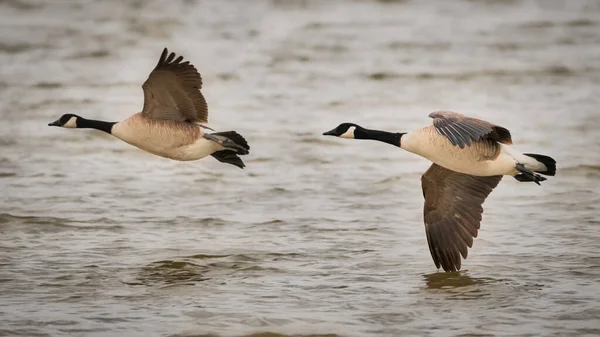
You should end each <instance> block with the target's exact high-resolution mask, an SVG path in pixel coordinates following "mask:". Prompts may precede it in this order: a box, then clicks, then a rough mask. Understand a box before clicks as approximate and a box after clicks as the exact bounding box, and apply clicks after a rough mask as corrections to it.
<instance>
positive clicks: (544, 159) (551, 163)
mask: <svg viewBox="0 0 600 337" xmlns="http://www.w3.org/2000/svg"><path fill="white" fill-rule="evenodd" d="M523 154H524V155H526V156H528V157H531V158H533V159H535V160H537V161H539V162H540V163H542V164H544V166H546V171H543V172H542V171H535V172H537V173H541V174H544V175H547V176H553V175H555V174H556V160H554V159H553V158H551V157H548V156H544V155H543V154H534V153H523Z"/></svg>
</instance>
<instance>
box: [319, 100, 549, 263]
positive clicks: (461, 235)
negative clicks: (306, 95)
mask: <svg viewBox="0 0 600 337" xmlns="http://www.w3.org/2000/svg"><path fill="white" fill-rule="evenodd" d="M429 116H430V117H431V118H433V125H429V126H426V127H423V128H421V129H418V130H414V131H412V132H407V133H394V132H386V131H380V130H370V129H365V128H363V127H361V126H359V125H356V124H352V123H342V124H340V125H339V126H338V127H337V128H335V129H333V130H330V131H328V132H325V133H324V135H328V136H337V137H340V138H351V139H370V140H377V141H381V142H384V143H388V144H390V145H394V146H397V147H400V148H402V149H404V150H406V151H409V152H412V153H414V154H417V155H419V156H421V157H424V158H426V159H429V160H430V161H432V162H433V164H432V165H431V167H430V168H429V169H428V170H427V171H426V172H425V173H424V174H423V176H422V177H421V185H422V189H423V196H424V198H425V204H424V207H423V215H424V222H425V234H426V237H427V243H428V245H429V251H430V253H431V257H432V258H433V261H434V263H435V265H436V267H437V268H440V267H441V268H443V269H444V270H445V271H449V272H453V271H458V270H460V267H461V256H462V258H465V259H466V258H467V255H468V248H471V247H472V245H473V238H475V237H477V234H478V231H479V227H480V222H481V220H482V213H483V208H482V204H483V202H484V201H485V199H486V198H487V196H488V195H489V194H490V193H491V192H492V190H493V189H494V188H495V187H496V186H497V185H498V183H499V182H500V180H502V177H503V176H506V175H508V176H513V177H514V178H515V179H517V180H518V181H521V182H535V183H536V184H538V185H539V184H540V182H541V181H544V180H546V178H544V177H543V176H541V175H540V173H541V174H544V175H549V176H553V175H555V173H556V161H555V160H554V159H552V158H550V157H548V156H544V155H539V154H524V153H520V152H518V151H516V150H514V149H512V148H511V147H510V145H511V144H512V138H511V134H510V132H509V131H508V130H507V129H505V128H503V127H501V126H498V125H494V124H492V123H489V122H486V121H483V120H479V119H476V118H470V117H466V116H464V115H462V114H459V113H455V112H450V111H437V112H433V113H431V114H430V115H429Z"/></svg>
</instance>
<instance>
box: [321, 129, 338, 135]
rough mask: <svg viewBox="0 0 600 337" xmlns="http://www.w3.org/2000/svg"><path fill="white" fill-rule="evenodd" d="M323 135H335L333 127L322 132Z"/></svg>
mask: <svg viewBox="0 0 600 337" xmlns="http://www.w3.org/2000/svg"><path fill="white" fill-rule="evenodd" d="M323 136H335V129H333V130H330V131H327V132H323Z"/></svg>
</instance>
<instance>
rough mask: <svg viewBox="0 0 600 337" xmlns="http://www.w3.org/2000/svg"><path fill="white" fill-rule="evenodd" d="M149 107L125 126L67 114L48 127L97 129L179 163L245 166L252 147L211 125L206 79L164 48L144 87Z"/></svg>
mask: <svg viewBox="0 0 600 337" xmlns="http://www.w3.org/2000/svg"><path fill="white" fill-rule="evenodd" d="M142 88H143V90H144V107H143V109H142V112H139V113H136V114H134V115H132V116H131V117H129V118H127V119H125V120H123V121H121V122H105V121H99V120H93V119H86V118H83V117H81V116H78V115H74V114H65V115H63V116H61V117H60V118H59V119H57V120H56V121H54V122H52V123H50V124H48V125H49V126H58V127H63V128H78V129H96V130H100V131H104V132H106V133H109V134H111V135H113V136H115V137H117V138H119V139H121V140H122V141H124V142H126V143H129V144H131V145H133V146H136V147H138V148H140V149H142V150H144V151H147V152H150V153H152V154H155V155H158V156H161V157H165V158H170V159H174V160H181V161H188V160H197V159H201V158H204V157H206V156H209V155H210V156H213V157H214V158H215V159H217V160H218V161H220V162H223V163H228V164H232V165H235V166H237V167H239V168H244V166H245V165H244V162H243V161H242V159H241V158H240V157H239V155H246V154H248V153H249V150H250V146H248V143H247V142H246V140H245V139H244V137H242V136H241V135H240V134H238V133H237V132H235V131H225V132H210V131H214V130H213V129H211V128H210V127H208V126H207V125H206V123H208V106H207V104H206V100H205V99H204V96H203V95H202V93H201V92H200V89H201V88H202V77H201V76H200V74H199V73H198V71H197V70H196V68H195V67H194V66H193V65H192V64H190V63H189V61H185V62H183V57H182V56H179V57H176V55H175V53H169V52H168V50H167V48H165V49H164V50H163V52H162V54H161V56H160V59H159V60H158V64H157V65H156V67H155V68H154V70H152V72H151V73H150V75H149V76H148V79H147V80H146V82H144V84H143V85H142Z"/></svg>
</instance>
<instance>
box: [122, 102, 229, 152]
mask: <svg viewBox="0 0 600 337" xmlns="http://www.w3.org/2000/svg"><path fill="white" fill-rule="evenodd" d="M111 134H112V135H113V136H115V137H117V138H119V139H120V140H122V141H124V142H126V143H128V144H130V145H133V146H135V147H137V148H139V149H141V150H144V151H146V152H150V153H152V154H155V155H157V156H161V157H165V158H169V159H174V160H180V161H189V160H197V159H201V158H204V157H206V156H209V155H210V154H212V153H213V152H215V151H219V150H224V147H223V146H221V145H219V144H218V143H216V142H214V141H211V140H208V139H206V138H204V135H205V133H204V130H203V129H202V127H201V126H199V125H196V124H193V123H181V122H177V121H169V120H155V119H152V118H149V117H146V116H144V115H143V114H142V113H137V114H134V115H132V116H131V117H129V118H127V119H126V120H124V121H122V122H119V123H116V124H115V125H114V126H113V128H112V131H111Z"/></svg>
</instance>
